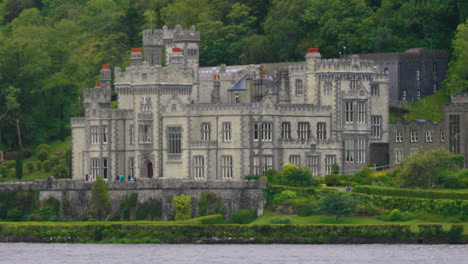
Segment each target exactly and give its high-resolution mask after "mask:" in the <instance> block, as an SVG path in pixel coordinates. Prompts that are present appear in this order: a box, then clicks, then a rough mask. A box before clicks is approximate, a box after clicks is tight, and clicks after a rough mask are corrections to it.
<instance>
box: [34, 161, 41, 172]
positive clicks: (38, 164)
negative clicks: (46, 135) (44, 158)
mask: <svg viewBox="0 0 468 264" xmlns="http://www.w3.org/2000/svg"><path fill="white" fill-rule="evenodd" d="M34 165H35V166H36V170H38V171H40V170H42V162H41V161H40V160H38V161H36V162H35V163H34Z"/></svg>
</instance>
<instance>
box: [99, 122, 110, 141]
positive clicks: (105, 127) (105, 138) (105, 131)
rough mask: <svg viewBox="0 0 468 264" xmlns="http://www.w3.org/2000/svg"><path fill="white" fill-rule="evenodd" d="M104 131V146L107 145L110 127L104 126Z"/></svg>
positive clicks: (102, 129) (102, 128)
mask: <svg viewBox="0 0 468 264" xmlns="http://www.w3.org/2000/svg"><path fill="white" fill-rule="evenodd" d="M101 131H102V144H107V142H108V141H107V137H108V132H109V131H108V127H107V126H102V127H101Z"/></svg>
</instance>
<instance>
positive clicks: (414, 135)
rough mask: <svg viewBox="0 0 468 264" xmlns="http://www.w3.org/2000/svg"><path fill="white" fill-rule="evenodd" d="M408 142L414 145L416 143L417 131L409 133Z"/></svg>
mask: <svg viewBox="0 0 468 264" xmlns="http://www.w3.org/2000/svg"><path fill="white" fill-rule="evenodd" d="M410 141H411V143H416V142H418V132H417V131H411V133H410Z"/></svg>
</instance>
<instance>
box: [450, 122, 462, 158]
mask: <svg viewBox="0 0 468 264" xmlns="http://www.w3.org/2000/svg"><path fill="white" fill-rule="evenodd" d="M449 140H450V142H449V145H450V152H452V153H454V154H459V153H460V115H449Z"/></svg>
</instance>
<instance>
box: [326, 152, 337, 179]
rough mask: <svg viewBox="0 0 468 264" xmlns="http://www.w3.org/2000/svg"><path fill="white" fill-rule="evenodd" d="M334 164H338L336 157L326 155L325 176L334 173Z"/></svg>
mask: <svg viewBox="0 0 468 264" xmlns="http://www.w3.org/2000/svg"><path fill="white" fill-rule="evenodd" d="M333 164H336V155H325V175H328V174H331V173H332V170H333Z"/></svg>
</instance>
